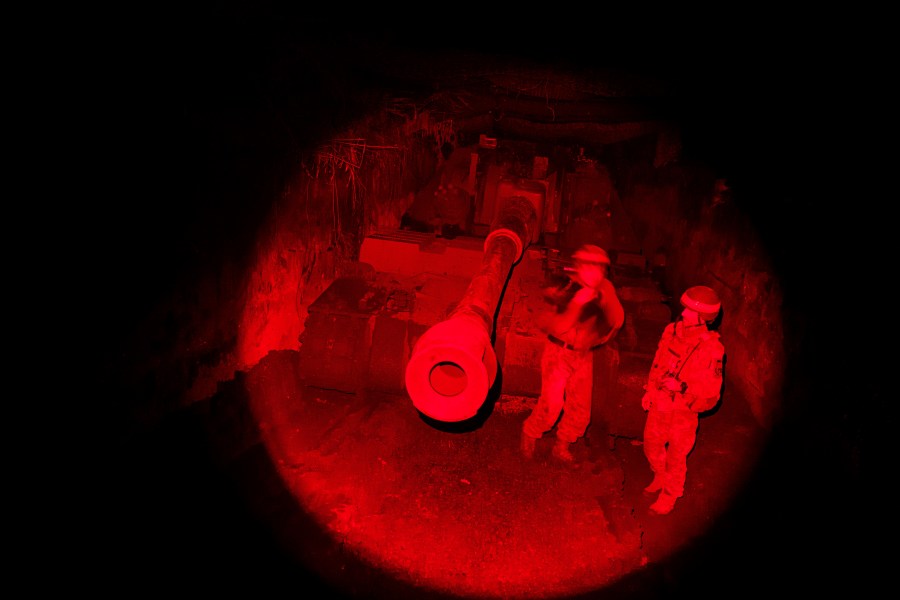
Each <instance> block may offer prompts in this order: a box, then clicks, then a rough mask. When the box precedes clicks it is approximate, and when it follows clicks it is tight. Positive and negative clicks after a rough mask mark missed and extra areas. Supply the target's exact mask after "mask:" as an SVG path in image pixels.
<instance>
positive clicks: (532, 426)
mask: <svg viewBox="0 0 900 600" xmlns="http://www.w3.org/2000/svg"><path fill="white" fill-rule="evenodd" d="M593 382H594V353H593V352H591V351H585V352H579V351H575V350H567V349H565V348H562V347H560V346H557V345H555V344H552V343H550V342H547V343H546V344H545V345H544V352H543V354H542V356H541V395H540V397H539V398H538V401H537V405H535V407H534V410H532V411H531V415H530V416H529V417H528V418H527V419H525V423H524V424H523V426H522V432H523V433H524V434H525V435H528V436H531V437H533V438H539V437H541V436H542V435H543V434H544V433H546V432H547V431H550V429H551V428H552V427H553V425H554V424H556V421H557V420H559V424H558V425H557V428H556V437H557V438H559V439H560V440H563V441H566V442H569V443H571V442H574V441H575V440H577V439H578V438H580V437H581V436H583V435H584V432H585V430H586V429H587V427H588V425H590V422H591V395H592V393H593ZM560 413H562V416H561V417H560Z"/></svg>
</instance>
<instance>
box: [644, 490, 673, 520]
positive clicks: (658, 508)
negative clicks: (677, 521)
mask: <svg viewBox="0 0 900 600" xmlns="http://www.w3.org/2000/svg"><path fill="white" fill-rule="evenodd" d="M677 499H678V498H677V497H675V496H673V495H672V494H670V493H669V492H667V491H665V490H663V491H662V492H661V493H660V494H659V498H657V499H656V502H654V503H653V504H651V505H650V510H652V511H653V512H655V513H656V514H658V515H667V514H669V513H670V512H672V509H673V508H675V501H676V500H677Z"/></svg>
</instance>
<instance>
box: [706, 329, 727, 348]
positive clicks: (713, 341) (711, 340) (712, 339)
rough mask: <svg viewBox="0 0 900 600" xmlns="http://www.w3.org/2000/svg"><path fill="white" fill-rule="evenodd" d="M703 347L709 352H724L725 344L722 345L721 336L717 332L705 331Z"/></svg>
mask: <svg viewBox="0 0 900 600" xmlns="http://www.w3.org/2000/svg"><path fill="white" fill-rule="evenodd" d="M703 345H704V346H706V347H707V348H709V349H710V350H716V351H721V352H724V351H725V344H723V343H722V336H721V335H719V332H718V331H707V332H706V333H704V334H703Z"/></svg>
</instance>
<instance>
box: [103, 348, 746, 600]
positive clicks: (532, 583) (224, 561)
mask: <svg viewBox="0 0 900 600" xmlns="http://www.w3.org/2000/svg"><path fill="white" fill-rule="evenodd" d="M532 404H533V399H529V398H521V397H503V396H499V397H498V398H497V399H496V401H495V402H494V403H493V404H492V406H491V407H490V411H489V414H485V416H484V417H483V418H482V419H481V420H480V422H473V423H469V424H466V426H465V427H456V426H452V425H447V424H443V425H442V424H439V423H434V422H430V421H429V420H428V419H427V418H426V417H424V416H422V415H421V414H420V413H418V411H416V410H415V409H414V407H413V406H412V404H411V403H410V401H409V400H408V399H407V398H405V397H399V396H393V395H375V394H369V395H358V394H346V393H341V392H334V391H328V390H323V389H318V388H311V387H304V386H303V385H302V373H301V367H300V365H299V361H298V355H297V353H296V352H292V351H283V352H275V353H271V354H270V355H269V356H268V357H266V359H265V360H263V361H262V362H261V363H260V364H259V365H257V366H256V367H254V369H252V370H251V371H250V372H249V373H247V374H246V375H245V376H240V377H238V378H237V379H236V380H235V381H234V382H231V383H229V384H228V385H223V386H222V387H221V388H220V390H219V392H218V393H217V394H216V395H215V396H214V397H213V398H212V399H211V400H210V401H209V402H208V403H204V404H203V405H198V406H197V407H196V408H195V410H194V411H193V412H192V414H191V415H190V416H183V417H181V418H179V419H177V420H175V421H173V422H172V423H171V424H168V425H166V426H165V427H164V428H163V429H161V430H160V431H159V432H158V433H157V435H155V436H154V437H153V438H152V439H144V440H143V442H142V443H141V444H140V445H139V446H136V447H135V450H138V451H139V453H140V455H141V456H142V457H143V458H142V461H143V462H140V461H139V462H135V461H134V460H132V461H131V463H130V466H131V471H130V472H131V473H132V474H133V475H135V478H134V480H129V479H126V481H130V484H131V485H132V486H134V487H131V488H121V487H120V488H119V489H120V491H121V490H122V489H130V492H131V493H134V494H135V495H140V496H141V497H142V502H144V503H146V504H147V505H149V506H153V507H155V510H154V511H153V512H156V514H157V516H158V519H155V518H153V515H152V514H150V515H148V518H146V519H145V520H144V522H142V523H141V524H140V525H139V530H140V531H139V532H138V535H141V536H142V537H143V538H144V539H145V543H146V545H143V544H142V546H141V547H142V548H144V549H145V550H147V551H148V552H151V551H150V550H149V549H150V548H157V547H158V548H160V551H159V552H156V551H152V556H153V560H154V561H156V564H157V567H156V569H157V575H158V576H159V577H160V579H159V581H165V580H166V579H167V578H169V577H173V578H174V579H176V580H177V579H179V578H180V579H181V580H182V581H187V582H198V581H199V582H204V581H205V585H209V586H219V585H222V586H225V587H230V586H229V584H228V583H227V582H228V581H229V578H231V579H232V581H233V585H239V584H245V583H247V579H248V578H249V580H250V581H251V582H252V586H253V587H254V588H258V589H259V590H262V589H263V588H266V587H269V586H273V587H278V588H279V589H280V588H282V587H285V586H288V587H300V588H306V589H309V588H310V587H315V588H319V589H321V590H327V593H326V592H323V593H326V595H325V596H322V597H335V596H339V595H345V596H347V597H367V598H455V597H468V598H551V597H552V598H557V597H559V598H562V597H584V598H587V597H600V596H598V594H602V595H603V597H617V596H620V597H636V596H641V595H646V596H648V597H652V596H654V595H655V594H656V593H658V592H660V591H662V590H666V589H669V590H671V589H674V588H673V586H675V581H674V580H673V579H672V577H673V572H672V566H671V559H672V557H673V556H674V557H677V556H678V554H679V553H680V552H683V551H684V550H685V549H686V548H688V547H690V545H691V542H692V541H694V540H696V539H701V538H702V537H703V536H705V535H708V533H709V530H710V529H715V526H716V520H717V519H718V518H719V517H721V516H722V515H723V513H724V512H725V511H726V510H727V508H728V503H729V502H730V501H731V500H732V499H733V498H734V496H735V495H736V494H737V492H739V491H740V489H741V486H742V485H743V484H742V482H743V481H744V478H745V477H746V475H747V473H748V472H749V470H750V469H751V468H752V463H753V461H754V460H755V456H756V454H755V450H754V449H755V448H758V447H759V443H760V440H761V439H762V434H763V432H761V431H760V430H758V429H757V428H756V427H755V426H754V425H753V424H752V420H751V419H750V418H749V415H748V414H744V413H743V412H742V411H741V410H740V408H741V407H740V403H739V402H738V401H733V402H730V403H727V404H726V405H723V407H722V410H720V411H719V412H718V413H716V414H715V415H714V416H712V417H710V418H708V419H704V420H703V421H702V422H701V427H700V433H699V436H698V442H697V446H696V448H695V451H694V454H693V455H692V456H691V458H690V460H689V475H688V483H687V486H686V494H685V497H684V498H682V499H681V500H679V502H678V504H677V505H676V508H675V511H674V512H673V513H671V514H670V515H667V516H658V515H654V514H653V513H651V512H650V511H648V506H649V505H650V503H651V502H652V500H653V499H652V498H648V497H647V496H645V495H644V494H643V493H642V491H641V489H642V488H643V486H644V485H646V484H647V483H648V482H649V479H650V471H649V469H648V468H647V465H646V461H645V459H644V458H643V454H642V449H641V445H640V441H639V440H634V439H628V438H612V437H608V436H602V437H601V438H600V439H598V436H591V435H589V436H587V437H586V438H584V439H583V440H581V441H580V442H578V443H577V444H576V445H575V446H574V453H575V454H576V457H577V459H578V460H577V463H576V465H574V466H568V465H564V464H561V463H559V462H558V461H556V460H554V459H553V458H552V457H551V456H550V448H551V445H552V442H553V438H552V432H551V434H548V436H547V437H545V438H544V439H542V440H540V441H539V444H538V448H537V452H536V455H535V457H534V458H533V459H532V460H526V459H524V458H523V457H522V455H521V454H520V452H519V447H518V444H519V432H520V427H521V423H522V421H523V420H524V418H525V417H526V416H527V414H528V411H529V410H530V406H531V405H532ZM724 438H727V439H728V440H729V443H727V444H726V443H723V441H722V440H723V439H724ZM736 439H739V440H740V441H741V443H740V444H735V443H734V441H735V440H736ZM163 480H164V481H166V487H165V488H155V487H154V485H159V482H160V481H163ZM154 482H155V483H154ZM172 490H175V491H174V492H172ZM198 497H199V498H200V499H199V500H198V499H197V498H198ZM192 504H194V505H193V506H192ZM229 507H230V508H229ZM230 511H236V513H237V514H238V515H240V518H233V515H232V518H222V517H221V515H222V514H229V515H230V514H231V512H230ZM175 515H177V516H175ZM201 515H202V516H201ZM216 515H219V516H216ZM173 516H175V517H174V518H173ZM248 524H249V525H248ZM123 535H124V531H123ZM131 535H134V532H132V534H131ZM179 540H189V541H190V543H191V544H194V545H195V546H196V552H194V551H192V550H191V545H190V544H188V545H184V544H183V543H182V542H181V541H179ZM217 540H218V541H217ZM238 540H240V543H239V544H238V546H239V547H240V552H234V551H233V550H232V551H231V552H229V551H228V550H227V548H230V547H232V545H233V544H235V543H236V542H237V541H238ZM120 541H121V543H124V542H125V541H124V540H120ZM173 544H174V545H175V546H176V550H175V551H174V552H172V548H171V547H172V546H173ZM210 548H212V549H213V550H212V551H210ZM220 553H224V554H220ZM244 553H246V555H244ZM145 560H146V559H145ZM151 562H153V561H151ZM126 563H127V561H126ZM139 566H140V564H139V563H137V564H130V563H127V564H126V566H123V569H124V570H125V571H126V572H128V570H130V569H136V568H138V567H139ZM144 566H146V565H144ZM204 569H208V570H209V578H208V579H204V578H203V577H201V576H198V575H199V574H200V573H203V572H204ZM182 571H183V572H182ZM179 572H181V575H180V576H179V575H178V573H179ZM201 587H202V585H201ZM315 597H320V596H315Z"/></svg>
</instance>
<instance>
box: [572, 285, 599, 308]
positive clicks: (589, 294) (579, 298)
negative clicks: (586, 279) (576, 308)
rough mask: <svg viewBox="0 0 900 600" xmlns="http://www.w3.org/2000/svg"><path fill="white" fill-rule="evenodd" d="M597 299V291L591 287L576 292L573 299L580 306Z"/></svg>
mask: <svg viewBox="0 0 900 600" xmlns="http://www.w3.org/2000/svg"><path fill="white" fill-rule="evenodd" d="M596 297H597V290H595V289H594V288H591V287H583V288H581V289H580V290H578V291H577V292H575V296H574V297H573V298H572V299H573V300H574V301H575V302H577V303H578V304H587V303H588V302H590V301H591V300H593V299H594V298H596Z"/></svg>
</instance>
